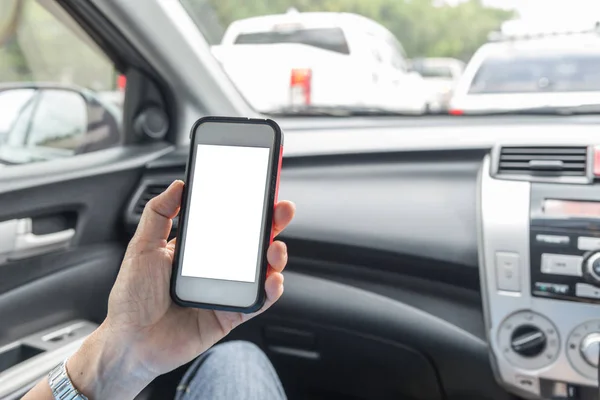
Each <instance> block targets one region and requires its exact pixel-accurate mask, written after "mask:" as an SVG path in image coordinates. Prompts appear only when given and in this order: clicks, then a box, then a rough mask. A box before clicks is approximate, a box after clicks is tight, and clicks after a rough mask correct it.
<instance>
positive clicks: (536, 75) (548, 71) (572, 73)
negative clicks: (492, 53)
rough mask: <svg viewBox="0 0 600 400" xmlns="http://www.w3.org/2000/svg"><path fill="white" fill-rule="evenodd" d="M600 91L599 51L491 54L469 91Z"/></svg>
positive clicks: (473, 92)
mask: <svg viewBox="0 0 600 400" xmlns="http://www.w3.org/2000/svg"><path fill="white" fill-rule="evenodd" d="M586 91H599V92H600V51H599V53H598V54H560V53H557V54H551V55H535V54H526V53H523V54H514V55H507V56H502V57H490V58H489V59H487V60H486V61H484V62H483V64H482V65H481V68H480V69H479V71H478V72H477V75H475V78H474V79H473V83H472V85H471V88H470V89H469V93H472V94H475V93H534V92H586Z"/></svg>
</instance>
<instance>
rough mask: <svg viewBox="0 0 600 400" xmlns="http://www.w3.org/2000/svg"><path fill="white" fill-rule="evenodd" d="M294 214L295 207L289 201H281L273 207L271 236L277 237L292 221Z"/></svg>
mask: <svg viewBox="0 0 600 400" xmlns="http://www.w3.org/2000/svg"><path fill="white" fill-rule="evenodd" d="M294 214H296V205H295V204H294V203H292V202H291V201H287V200H283V201H280V202H279V203H277V205H276V206H275V215H274V216H273V236H277V235H279V234H280V233H281V231H283V230H284V229H285V228H286V226H288V224H289V223H290V222H291V221H292V219H293V218H294Z"/></svg>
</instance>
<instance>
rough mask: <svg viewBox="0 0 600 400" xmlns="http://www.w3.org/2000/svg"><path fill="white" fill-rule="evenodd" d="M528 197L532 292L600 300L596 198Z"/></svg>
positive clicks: (599, 212) (599, 207) (599, 210)
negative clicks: (589, 199) (529, 201)
mask: <svg viewBox="0 0 600 400" xmlns="http://www.w3.org/2000/svg"><path fill="white" fill-rule="evenodd" d="M532 200H533V201H532V202H531V228H530V229H531V230H530V265H529V267H530V275H531V293H532V295H533V296H540V297H547V298H555V299H561V300H568V301H582V302H592V303H600V253H599V254H597V255H595V253H596V252H598V251H600V201H574V200H563V199H547V198H544V199H532ZM536 200H537V201H536ZM598 200H600V198H599V199H598Z"/></svg>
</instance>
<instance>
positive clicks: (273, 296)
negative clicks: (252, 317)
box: [260, 272, 283, 312]
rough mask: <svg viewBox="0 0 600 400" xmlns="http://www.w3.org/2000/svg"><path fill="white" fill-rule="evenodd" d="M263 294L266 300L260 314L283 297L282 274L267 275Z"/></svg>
mask: <svg viewBox="0 0 600 400" xmlns="http://www.w3.org/2000/svg"><path fill="white" fill-rule="evenodd" d="M265 292H266V293H267V299H266V300H265V304H264V306H263V307H262V308H261V309H260V312H263V311H265V310H267V309H268V308H269V307H271V306H272V305H273V304H275V302H276V301H277V300H279V298H280V297H281V295H283V274H281V273H279V272H274V273H272V274H271V275H269V277H268V278H267V280H266V281H265Z"/></svg>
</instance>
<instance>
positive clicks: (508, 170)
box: [497, 146, 588, 178]
mask: <svg viewBox="0 0 600 400" xmlns="http://www.w3.org/2000/svg"><path fill="white" fill-rule="evenodd" d="M587 161H588V148H587V147H585V146H579V147H512V146H506V147H502V148H501V149H500V156H499V161H498V169H497V171H498V172H497V173H498V175H510V176H524V177H527V176H529V177H541V178H544V177H545V178H559V177H574V178H575V177H583V178H585V177H586V171H587Z"/></svg>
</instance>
